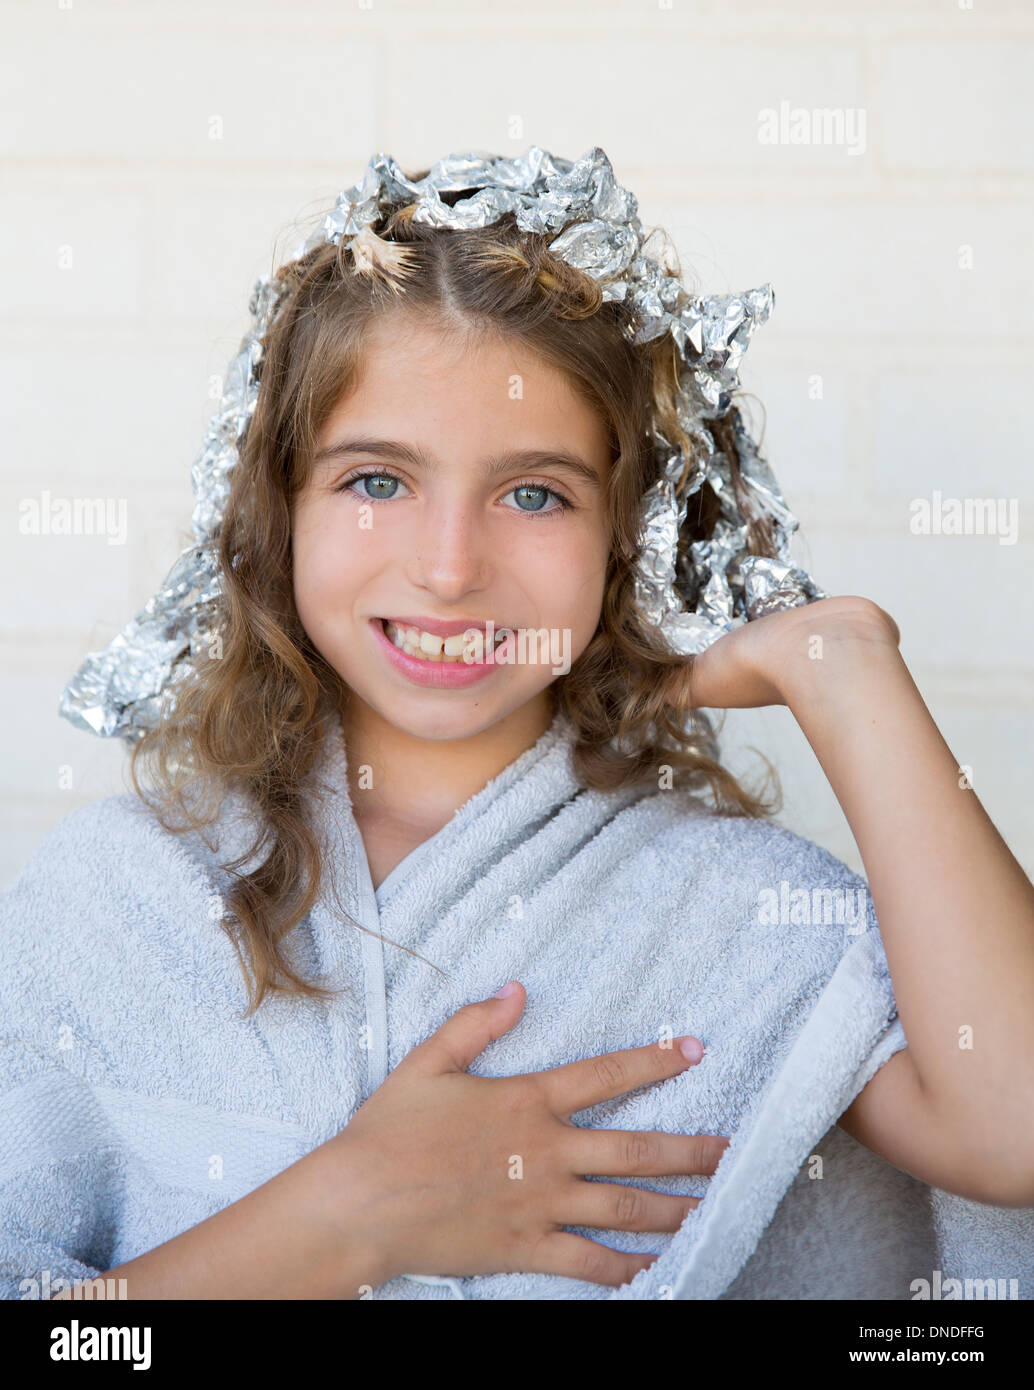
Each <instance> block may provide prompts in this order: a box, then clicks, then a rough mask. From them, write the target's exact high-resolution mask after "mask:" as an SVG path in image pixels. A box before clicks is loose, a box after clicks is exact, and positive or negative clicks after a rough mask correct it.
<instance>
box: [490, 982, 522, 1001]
mask: <svg viewBox="0 0 1034 1390" xmlns="http://www.w3.org/2000/svg"><path fill="white" fill-rule="evenodd" d="M516 988H517V986H516V985H515V984H514V982H513V980H510V981H509V983H507V984H505V985H503V987H502V989H497V990H496V992H495V994H493V995H492V998H493V999H509V997H510V995H511V994H512V993H513V992H514V990H515V989H516Z"/></svg>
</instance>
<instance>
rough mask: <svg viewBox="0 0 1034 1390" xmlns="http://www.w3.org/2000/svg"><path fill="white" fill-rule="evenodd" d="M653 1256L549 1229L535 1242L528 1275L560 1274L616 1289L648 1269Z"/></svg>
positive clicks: (654, 1256) (567, 1232)
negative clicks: (613, 1247)
mask: <svg viewBox="0 0 1034 1390" xmlns="http://www.w3.org/2000/svg"><path fill="white" fill-rule="evenodd" d="M656 1259H657V1256H656V1255H638V1254H634V1253H630V1252H628V1251H625V1250H612V1249H611V1248H610V1246H609V1245H600V1244H598V1243H597V1242H596V1241H594V1240H589V1239H588V1238H587V1237H586V1236H576V1235H574V1234H573V1233H572V1232H570V1231H551V1232H550V1233H549V1235H547V1236H545V1237H544V1238H543V1239H542V1240H541V1241H540V1242H539V1244H538V1247H537V1249H536V1251H535V1255H534V1257H533V1261H532V1264H531V1266H530V1267H529V1268H528V1270H527V1271H525V1272H526V1273H528V1274H562V1275H564V1276H565V1277H566V1278H568V1279H585V1280H588V1281H589V1283H592V1284H608V1285H609V1286H610V1287H611V1288H614V1289H619V1288H620V1287H621V1285H622V1284H630V1283H631V1282H632V1280H633V1279H634V1278H635V1276H636V1275H637V1274H639V1273H640V1271H641V1270H644V1269H649V1267H650V1265H652V1264H653V1263H654V1261H655V1260H656Z"/></svg>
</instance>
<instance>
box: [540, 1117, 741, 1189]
mask: <svg viewBox="0 0 1034 1390" xmlns="http://www.w3.org/2000/svg"><path fill="white" fill-rule="evenodd" d="M731 1142H732V1141H731V1140H730V1139H728V1138H727V1137H726V1136H725V1135H722V1134H665V1133H663V1132H662V1131H660V1130H651V1129H648V1130H636V1129H584V1128H580V1127H579V1126H577V1125H575V1126H574V1127H573V1128H571V1129H565V1130H564V1131H563V1133H562V1138H561V1148H560V1154H561V1157H562V1159H563V1161H564V1162H565V1163H568V1162H569V1163H570V1164H571V1171H572V1172H573V1173H574V1174H575V1175H576V1176H578V1177H586V1178H588V1177H593V1178H596V1177H607V1178H633V1177H640V1178H665V1177H686V1176H695V1175H699V1176H701V1177H710V1176H711V1175H712V1174H713V1173H714V1171H715V1169H716V1168H717V1167H718V1164H719V1163H720V1162H721V1161H722V1156H723V1155H724V1153H725V1151H726V1149H727V1148H728V1147H729V1144H730V1143H731Z"/></svg>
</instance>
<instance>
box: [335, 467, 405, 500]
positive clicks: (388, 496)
mask: <svg viewBox="0 0 1034 1390" xmlns="http://www.w3.org/2000/svg"><path fill="white" fill-rule="evenodd" d="M401 481H402V479H401V478H396V477H395V475H394V474H393V473H357V474H356V475H355V477H352V478H349V479H348V481H347V482H345V483H342V484H341V487H340V488H339V489H338V490H339V491H341V492H344V491H345V489H346V488H351V487H354V486H355V484H356V483H366V482H374V483H386V484H387V485H388V487H389V488H392V487H395V486H397V484H398V483H400V482H401ZM359 495H360V496H361V497H363V498H364V499H365V500H366V501H369V502H390V501H391V500H392V498H393V497H394V496H395V493H394V492H391V491H384V492H368V491H367V490H366V488H365V487H364V488H363V490H362V492H361V493H360V494H359Z"/></svg>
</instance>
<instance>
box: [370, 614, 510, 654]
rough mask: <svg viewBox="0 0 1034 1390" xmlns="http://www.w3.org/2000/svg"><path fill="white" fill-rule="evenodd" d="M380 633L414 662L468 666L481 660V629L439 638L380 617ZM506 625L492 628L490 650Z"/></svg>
mask: <svg viewBox="0 0 1034 1390" xmlns="http://www.w3.org/2000/svg"><path fill="white" fill-rule="evenodd" d="M380 622H381V627H382V628H383V630H384V635H385V636H386V637H387V639H388V641H389V642H390V643H391V644H392V646H394V647H397V648H398V649H399V651H400V652H404V653H405V655H406V656H411V657H414V658H415V659H416V660H417V661H428V662H446V663H447V662H457V663H462V664H463V665H472V664H474V663H476V662H479V661H484V659H485V649H486V642H487V639H486V634H485V631H484V629H482V628H479V627H469V628H467V630H466V632H460V633H456V634H455V635H454V636H452V637H440V636H439V635H438V634H437V633H435V632H425V631H424V630H423V629H422V628H418V627H411V626H409V625H408V624H401V625H399V624H396V623H393V622H392V621H391V619H390V618H381V620H380ZM508 633H509V628H505V627H504V628H496V629H494V631H493V642H492V650H493V651H494V650H495V649H496V648H497V647H499V646H500V644H501V643H502V642H504V641H505V640H506V637H507V635H508Z"/></svg>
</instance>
